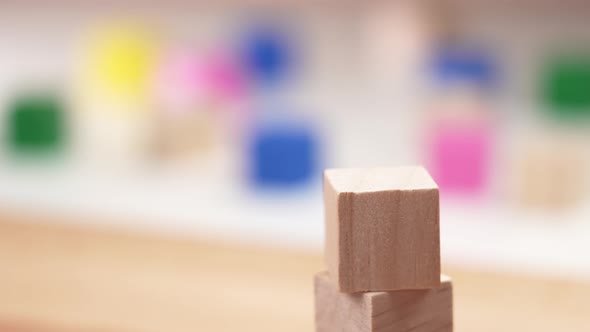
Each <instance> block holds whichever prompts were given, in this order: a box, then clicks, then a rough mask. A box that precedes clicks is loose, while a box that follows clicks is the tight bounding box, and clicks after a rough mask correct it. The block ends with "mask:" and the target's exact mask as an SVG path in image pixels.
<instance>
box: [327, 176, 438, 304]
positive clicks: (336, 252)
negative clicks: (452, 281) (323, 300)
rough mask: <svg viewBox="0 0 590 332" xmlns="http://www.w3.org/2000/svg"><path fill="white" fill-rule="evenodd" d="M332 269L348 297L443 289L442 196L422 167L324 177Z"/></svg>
mask: <svg viewBox="0 0 590 332" xmlns="http://www.w3.org/2000/svg"><path fill="white" fill-rule="evenodd" d="M324 199H325V206H326V207H325V208H326V242H325V244H326V247H325V251H326V253H325V256H326V265H327V267H328V270H329V272H330V277H331V279H332V282H334V283H335V284H336V285H337V287H338V289H339V290H340V291H342V292H347V293H353V292H360V291H391V290H400V289H418V288H434V287H438V286H439V285H440V280H439V279H440V240H439V202H438V200H439V195H438V188H437V187H436V184H435V183H434V181H432V179H431V178H430V176H429V175H428V173H427V172H426V171H425V170H424V169H423V168H421V167H410V168H391V169H363V170H360V169H352V170H348V169H334V170H327V171H326V173H325V174H324Z"/></svg>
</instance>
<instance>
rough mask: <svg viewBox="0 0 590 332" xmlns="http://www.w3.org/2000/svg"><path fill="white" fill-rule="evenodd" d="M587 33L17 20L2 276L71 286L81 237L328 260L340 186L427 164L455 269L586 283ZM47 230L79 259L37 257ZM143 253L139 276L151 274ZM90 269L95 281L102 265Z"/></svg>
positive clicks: (476, 21)
mask: <svg viewBox="0 0 590 332" xmlns="http://www.w3.org/2000/svg"><path fill="white" fill-rule="evenodd" d="M589 18H590V8H588V5H586V4H584V3H583V2H576V1H566V3H565V4H564V3H562V2H559V1H533V0H529V1H519V2H516V3H514V4H504V3H503V2H499V3H498V2H494V1H484V0H481V1H423V2H410V1H394V2H370V3H367V2H357V1H348V2H346V3H334V2H331V1H320V2H318V3H315V2H314V3H312V2H307V1H302V2H293V3H291V2H284V3H282V2H281V3H272V2H263V1H258V2H251V3H250V2H246V1H244V2H242V1H231V2H220V3H213V2H209V1H204V2H203V1H200V2H195V3H191V2H185V1H151V2H140V1H123V3H119V4H115V3H101V2H98V1H86V2H84V3H77V2H70V1H49V2H48V3H45V2H40V1H25V3H22V4H12V3H5V4H2V5H1V7H0V41H1V46H0V49H1V50H2V52H0V147H1V148H0V207H1V208H2V210H3V211H4V212H6V214H4V217H2V219H1V220H2V222H3V223H5V224H6V225H9V226H6V225H5V226H3V227H4V228H5V231H4V232H2V233H3V234H5V235H4V236H3V238H4V240H5V241H4V243H9V244H5V246H6V247H5V248H4V249H5V250H6V251H7V253H5V254H3V255H4V256H2V257H3V261H4V262H5V264H4V265H5V266H11V265H10V264H16V266H19V267H20V268H21V270H19V269H16V270H14V271H21V272H22V273H25V272H26V271H28V272H27V273H31V275H32V276H36V278H37V279H35V278H33V279H30V282H31V283H33V284H36V283H37V282H39V280H44V279H43V278H44V277H43V273H44V272H43V271H48V270H43V269H41V270H34V271H36V272H34V273H33V272H32V271H33V270H29V268H30V267H31V266H37V265H35V264H38V260H39V261H41V260H43V261H44V263H43V264H45V265H43V266H44V268H49V271H53V272H51V273H54V272H55V270H56V269H57V268H55V267H48V266H47V264H50V263H48V262H51V261H52V260H54V259H56V260H58V261H59V259H58V258H56V257H54V256H51V255H52V253H53V254H55V255H58V254H59V255H61V254H64V255H66V256H67V255H72V254H73V253H72V252H75V251H76V250H72V251H70V250H67V249H65V248H64V247H62V246H60V244H59V243H64V242H63V241H65V243H69V242H68V241H74V242H75V243H77V244H76V245H75V246H74V247H73V248H78V249H79V248H85V250H86V251H82V252H86V253H87V252H88V251H92V250H95V251H96V252H97V253H102V252H103V251H102V250H103V249H104V250H106V252H110V253H112V256H113V261H117V259H122V258H120V257H118V258H117V256H118V255H119V253H118V252H117V251H116V250H114V249H112V247H113V246H114V247H116V248H119V247H117V244H113V245H112V246H110V245H109V243H110V244H112V243H111V242H109V241H110V240H108V239H112V237H113V236H114V237H117V236H118V235H114V233H113V234H111V233H108V232H111V231H112V230H116V231H117V232H120V233H121V234H123V233H124V234H142V235H141V236H147V237H149V239H150V240H149V241H148V240H145V239H143V238H142V239H143V240H139V239H136V238H133V240H129V241H130V243H140V242H141V243H142V245H138V246H139V247H142V246H145V248H148V249H147V250H148V251H149V250H151V249H149V248H153V247H156V248H160V247H158V245H154V246H149V245H148V243H152V242H150V241H156V240H153V238H152V237H153V236H156V237H162V238H166V239H167V240H166V241H173V240H172V239H183V241H184V240H186V239H187V238H188V239H199V241H205V243H207V245H204V246H198V247H197V249H198V250H203V252H204V253H202V255H204V256H203V257H209V256H207V254H206V253H208V252H213V253H217V254H211V257H217V256H215V255H220V254H219V250H221V249H219V248H218V247H217V246H218V245H219V246H225V245H228V244H229V245H230V246H237V248H265V249H264V250H265V251H263V252H264V253H262V252H261V253H258V254H257V255H258V256H256V257H259V258H260V257H266V255H267V253H269V252H270V253H272V255H275V256H273V257H276V258H274V259H275V260H274V261H273V262H274V263H277V262H279V261H281V260H282V259H281V258H280V257H282V256H276V255H279V254H277V252H289V253H292V252H297V253H305V255H311V257H319V255H320V253H321V248H322V243H323V231H324V230H323V200H322V188H321V176H322V170H323V169H324V168H327V167H362V166H397V165H414V164H423V165H425V166H426V167H427V169H428V170H429V171H430V173H431V174H432V175H433V177H434V179H435V180H436V182H437V183H438V184H439V186H440V188H441V199H442V204H441V246H442V258H443V262H444V264H448V265H449V266H450V267H451V271H478V273H480V272H481V273H490V274H493V275H496V274H499V275H511V276H519V278H520V276H523V278H529V277H530V278H541V279H543V280H544V279H550V280H564V281H566V282H576V283H577V282H580V283H587V282H589V281H590V254H589V253H590V204H588V203H590V182H589V174H590V160H589V158H590V130H589V129H590V26H589V24H588V22H589V21H588V20H589ZM21 215H26V216H27V218H21V217H20V216H21ZM9 216H10V217H9ZM14 216H19V217H14ZM21 223H24V224H26V226H22V225H21ZM31 224H32V225H33V226H30V225H31ZM48 225H55V227H58V229H60V230H62V233H59V232H58V233H59V234H61V235H55V234H54V231H47V228H46V227H48ZM64 225H68V226H67V227H66V226H64ZM22 227H25V228H22ZM61 227H65V228H61ZM15 229H16V230H15ZM50 229H51V228H50ZM70 229H76V231H75V232H73V231H71V230H70ZM87 229H100V230H101V232H104V230H108V232H107V233H108V234H107V235H105V234H103V233H100V234H102V235H96V236H97V238H95V237H93V236H94V235H89V234H90V233H84V232H86V230H87ZM46 231H47V232H50V233H51V234H53V235H52V236H53V237H51V238H52V239H53V240H54V244H55V246H54V247H52V248H54V249H55V248H61V249H55V250H56V251H55V252H54V251H51V250H49V251H47V248H46V247H43V246H41V247H35V242H36V241H37V240H38V241H41V242H42V243H45V242H43V241H45V240H43V239H47V238H46V237H44V236H43V234H45V233H44V232H46ZM14 232H16V233H14ZM72 232H73V233H72ZM79 232H82V233H83V234H84V235H80V234H79ZM15 234H20V235H18V236H17V235H15ZM27 234H29V235H28V236H31V238H27ZM31 234H33V235H31ZM35 234H36V235H35ZM109 234H110V235H109ZM117 234H119V233H117ZM36 236H38V237H39V238H37V237H36ZM103 236H104V238H103ZM138 236H139V235H138ZM33 239H37V240H36V241H33ZM58 239H59V240H58ZM75 239H78V240H75ZM79 239H87V240H88V239H96V241H94V242H93V241H91V240H88V242H86V241H84V243H86V244H85V245H84V244H82V243H79V242H78V241H81V240H79ZM98 239H105V240H104V241H102V240H98ZM117 239H118V237H117ZM19 241H20V242H19ZM31 241H33V242H32V243H31ZM117 241H119V240H117ZM121 241H123V240H121ZM134 241H136V242H134ZM137 241H139V242H137ZM142 241H143V242H142ZM146 241H147V242H146ZM174 241H175V240H174ZM105 242H106V243H107V244H105ZM52 243H53V242H52ZM88 243H93V244H92V245H91V244H88ZM117 243H118V242H117ZM158 243H159V242H158ZM166 243H167V242H166ZM174 243H176V242H174ZM159 245H161V248H167V247H166V246H164V245H163V244H161V243H160V244H159ZM88 246H90V247H88ZM122 246H125V245H122ZM130 246H131V247H132V248H136V247H135V246H133V245H130ZM174 246H176V247H178V245H177V244H175V245H174ZM26 248H28V249H27V250H29V251H26V250H25V252H36V253H38V254H39V256H31V255H28V256H26V257H25V258H23V257H21V256H19V253H18V252H19V251H20V250H21V249H22V250H24V249H26ZM31 248H37V249H36V250H35V249H31ZM40 248H44V249H40ZM89 248H93V249H89ZM101 248H102V249H101ZM142 248H143V247H142ZM183 248H184V247H183ZM223 248H225V247H223ZM232 248H233V247H232ZM184 249H186V250H192V249H190V248H184ZM193 249H194V248H193ZM197 249H195V250H197ZM11 250H12V251H11ZM60 250H63V252H62V251H60ZM121 250H123V251H125V249H121ZM153 250H156V249H153ZM161 250H164V251H165V252H168V251H166V250H168V249H161ZM223 250H225V249H223ZM240 250H242V249H235V251H236V252H239V251H240ZM252 250H254V249H252ZM256 250H257V249H256ZM8 251H11V252H10V253H8ZM229 251H230V252H233V251H234V250H229ZM47 252H50V253H49V254H47ZM92 252H94V251H92ZM224 252H225V251H224ZM168 253H169V254H170V255H173V254H171V253H170V252H168ZM136 254H137V257H136V258H137V259H136V258H129V257H128V261H126V262H129V264H131V265H133V264H138V263H137V261H141V262H143V260H145V259H146V258H147V257H151V256H149V255H148V254H145V255H142V254H139V253H136ZM11 255H12V256H11ZM43 255H49V256H43ZM290 255H291V254H290ZM123 256H124V255H123ZM181 256H182V255H181ZM35 257H36V258H35ZM68 257H69V256H68ZM92 257H94V256H92ZM109 257H110V256H109ZM133 257H135V256H133ZM158 257H160V256H158ZM223 257H225V256H223ZM248 257H250V256H247V255H246V256H236V261H241V260H246V261H247V260H248V259H249V258H248ZM284 257H285V259H287V258H286V257H291V258H293V257H292V256H284ZM296 257H298V258H293V259H301V257H299V256H296ZM305 257H306V258H305V259H311V260H312V262H313V263H310V264H309V265H306V266H307V267H309V266H313V267H316V265H317V264H316V263H317V262H316V260H315V258H308V256H305ZM160 258H161V257H160ZM217 258H218V257H217ZM217 258H211V260H215V259H217ZM78 259H79V261H76V262H77V263H76V264H78V265H76V266H77V267H78V268H80V271H78V272H79V273H83V274H84V273H90V272H88V271H91V270H92V269H90V268H89V265H85V264H89V263H84V262H88V260H89V259H90V262H93V261H92V258H88V257H87V256H84V255H82V256H80V257H78ZM260 259H262V258H260ZM305 259H302V260H303V261H305ZM187 261H190V259H189V258H187ZM207 261H209V260H207ZM1 262H2V261H0V263H1ZM100 262H102V263H101V264H105V266H110V265H109V264H111V263H109V261H108V260H105V261H100ZM117 262H118V261H117ZM156 262H158V259H156ZM160 263H162V262H160ZM259 263H260V262H259ZM274 263H273V264H274ZM80 264H81V265H80ZM121 264H127V263H121ZM142 264H143V263H142ZM230 264H232V263H230ZM242 264H243V263H242ZM277 264H285V266H288V269H295V267H296V266H298V265H297V264H298V263H293V264H289V262H285V263H277ZM301 264H304V263H301ZM99 265H100V264H99ZM238 265H239V264H238ZM246 265H247V264H246ZM117 266H118V265H117ZM142 266H143V265H142ZM112 267H113V266H111V268H112ZM198 267H199V265H198V264H197V266H196V268H198ZM317 267H318V268H321V265H317ZM201 268H202V269H205V268H212V269H213V268H214V267H210V266H208V265H205V267H203V265H201ZM285 268H286V267H285ZM23 269H24V270H23ZM62 269H63V270H66V271H67V268H63V267H62ZM89 269H90V270H89ZM172 269H173V270H174V268H172ZM6 270H7V271H8V270H12V269H11V268H8V267H6ZM23 271H25V272H23ZM40 271H41V272H40ZM81 271H86V272H81ZM92 271H94V270H92ZM100 271H103V270H100ZM224 271H225V270H224ZM289 271H290V270H289ZM299 271H300V272H299V273H301V271H307V270H306V268H303V269H300V270H299ZM14 273H15V274H14V275H13V277H14V279H10V280H12V281H15V280H19V278H21V276H19V275H18V274H16V272H14ZM100 273H106V272H104V271H103V272H100ZM100 273H99V274H100ZM113 273H114V272H113ZM178 273H180V274H182V272H178ZM194 273H195V274H196V275H198V274H201V273H202V271H201V270H196V271H194ZM203 273H204V272H203ZM220 273H221V274H219V275H220V276H223V278H225V279H223V278H222V279H223V280H225V281H224V282H225V283H231V281H230V280H231V279H227V278H229V277H230V276H229V275H228V274H231V273H237V274H235V278H236V279H241V278H242V276H241V275H240V274H239V273H240V271H239V270H236V271H225V274H224V273H223V272H220ZM294 273H295V272H294ZM91 274H92V275H94V276H95V275H96V271H94V272H92V273H91ZM457 274H459V275H460V276H463V275H465V274H461V272H457ZM483 275H484V277H481V276H479V277H473V276H472V275H471V274H467V275H466V277H464V278H465V279H466V281H465V283H466V284H469V282H470V280H473V279H470V278H472V277H473V278H475V279H476V280H477V278H484V279H483V280H488V279H485V278H487V277H485V276H487V274H483ZM62 276H70V275H69V274H64V275H62ZM84 276H87V275H86V274H84ZM64 278H66V277H64ZM68 278H69V277H68ZM216 278H218V277H216ZM310 278H311V276H310ZM115 279H116V278H115ZM27 280H28V279H27ZM66 280H69V279H67V278H66ZM76 280H78V282H80V280H79V279H76ZM84 280H85V279H84ZM310 280H311V279H310ZM475 283H476V284H477V281H476V282H475ZM485 283H486V282H482V284H485ZM66 284H67V283H66ZM523 284H527V282H521V283H517V285H523ZM5 285H6V286H5V287H6V289H13V284H11V283H10V282H6V280H5ZM20 285H21V286H22V287H24V288H27V287H29V286H30V285H29V284H27V283H26V282H23V283H21V284H20ZM568 285H569V284H568ZM25 286H26V287H25ZM86 286H87V287H91V286H90V284H88V285H86ZM51 287H53V286H51ZM64 287H65V285H64ZM277 287H278V286H277ZM457 287H460V286H457ZM518 287H520V286H518ZM564 287H565V286H564ZM568 287H569V286H568ZM484 288H485V287H484ZM84 289H86V288H84ZM474 289H478V287H475V288H474ZM539 289H546V288H539ZM568 289H569V288H568ZM586 289H587V288H586ZM281 290H284V289H283V288H279V290H277V292H280V291H281ZM70 292H73V291H72V290H70ZM310 292H311V290H310ZM531 292H532V293H535V291H531ZM75 294H78V295H77V296H81V295H79V292H78V293H75ZM310 294H311V293H310ZM537 295H538V294H537ZM559 296H561V295H557V297H559ZM13 297H14V298H15V299H19V298H21V295H19V294H17V293H14V294H13ZM57 297H59V296H57ZM33 298H34V297H31V299H32V300H31V301H29V302H30V303H28V304H27V305H25V304H23V305H21V306H19V305H16V304H15V302H14V301H11V302H10V303H6V304H3V306H2V307H0V309H2V310H0V321H2V317H3V316H7V317H4V318H7V320H8V321H14V320H15V319H16V320H17V321H20V320H24V321H36V318H35V317H37V316H35V315H34V314H33V313H34V312H37V311H35V310H32V309H31V310H30V311H27V310H29V309H27V308H31V307H34V308H37V307H39V308H40V307H44V308H45V307H47V306H49V307H51V306H52V305H54V302H51V301H49V302H47V303H45V304H44V305H41V304H40V302H39V303H38V302H35V301H34V300H33ZM55 298H56V297H55V296H54V297H51V296H48V297H46V299H55ZM205 298H206V300H207V301H209V300H210V299H209V298H208V297H205ZM224 299H225V300H221V299H220V300H219V301H220V303H219V305H220V306H221V307H223V306H224V305H225V304H227V303H226V302H224V301H227V302H233V301H235V300H236V299H237V298H231V297H230V298H229V299H228V298H224ZM201 300H203V298H202V299H201ZM545 300H546V301H548V300H547V299H545ZM72 301H73V300H72ZM17 302H18V301H17ZM58 302H59V301H58ZM549 302H551V301H549ZM68 303H70V304H71V305H73V303H76V302H75V301H73V302H68ZM245 303H247V302H245ZM304 303H306V302H304ZM310 305H311V304H310ZM15 306H16V307H17V308H20V309H18V310H17V309H14V308H15ZM568 306H569V307H568ZM571 306H572V305H571V303H569V304H567V303H566V304H564V306H563V307H562V309H563V310H565V311H568V312H569V309H570V307H571ZM66 307H67V306H66ZM66 307H64V308H66ZM310 308H311V307H310ZM19 310H20V311H19ZM43 310H44V309H43ZM43 310H41V311H43ZM97 310H98V309H97ZM154 310H155V309H154ZM265 310H266V309H265ZM539 310H541V312H542V310H543V309H539ZM64 311H67V310H65V309H64ZM43 312H44V314H46V315H45V316H43V315H41V316H39V317H42V318H39V320H40V321H42V322H43V321H47V320H50V321H51V320H52V319H53V317H56V315H57V314H55V312H53V313H49V312H45V311H43ZM305 312H306V313H308V314H309V317H308V319H310V320H311V319H312V316H313V313H312V311H311V309H309V312H307V311H305ZM28 313H31V314H30V315H29V314H28ZM488 313H489V312H488ZM570 313H571V312H570ZM587 313H588V312H587ZM52 315H53V316H52ZM572 315H573V314H572ZM57 316H59V315H57ZM89 317H93V316H91V315H90V316H89ZM170 317H174V316H173V315H172V316H170ZM470 317H471V316H470ZM572 317H573V316H572ZM576 317H578V318H579V316H576ZM62 318H63V319H62ZM62 318H60V319H55V320H56V321H59V322H62V323H63V322H70V321H74V322H78V320H76V319H73V320H72V319H71V317H69V316H64V317H62ZM471 318H473V317H471ZM513 318H514V317H513ZM570 318H571V317H570ZM458 319H459V318H458ZM463 319H464V320H467V319H465V318H463ZM471 320H473V321H476V319H475V318H473V319H470V320H469V321H471ZM80 321H83V322H85V323H84V324H86V323H88V321H91V322H94V323H96V322H95V321H92V320H91V319H90V320H88V321H84V320H83V319H81V320H80ZM98 321H100V320H97V322H98ZM123 321H125V320H124V319H123ZM569 321H570V322H571V321H575V319H574V318H571V319H570V320H569ZM94 323H93V324H94ZM81 324H82V323H81ZM84 324H82V326H85V327H91V328H98V329H100V328H108V331H111V330H113V331H119V330H121V329H119V327H118V326H116V325H113V326H103V325H100V324H98V323H96V324H94V325H93V324H90V323H88V324H87V325H84ZM486 324H487V323H486ZM572 324H573V323H572ZM582 324H583V323H582ZM58 325H59V324H58ZM65 325H67V326H69V327H70V328H77V327H78V325H76V324H74V323H72V324H70V325H71V326H70V325H68V324H65ZM11 326H12V325H11ZM15 326H16V325H15ZM124 326H126V327H125V329H123V330H125V331H127V330H137V331H141V330H150V329H149V328H147V329H143V328H140V327H138V326H139V325H137V326H136V325H133V324H132V323H129V324H127V325H124ZM178 326H182V325H181V324H180V323H179V325H178ZM295 326H297V325H295ZM303 326H306V325H303ZM464 326H473V325H469V324H468V323H467V324H465V325H464ZM488 326H493V325H488ZM560 326H563V325H560ZM152 327H154V329H153V330H158V329H156V327H158V325H152ZM306 327H307V326H306ZM529 327H530V326H529ZM576 328H580V329H578V330H580V331H587V330H589V329H590V327H589V326H588V325H587V323H586V325H585V326H581V325H579V324H578V325H572V326H570V329H568V330H569V331H574V330H576ZM14 329H16V327H14V326H12V327H10V328H7V330H14ZM160 330H162V329H160ZM164 330H165V329H164ZM174 330H182V329H181V328H180V329H174ZM193 330H194V329H193ZM204 330H211V331H214V330H221V329H215V328H205V329H204ZM227 330H231V329H227ZM252 330H254V329H252ZM279 330H287V328H285V329H279ZM492 330H494V329H492ZM495 330H498V328H495ZM506 330H508V329H506Z"/></svg>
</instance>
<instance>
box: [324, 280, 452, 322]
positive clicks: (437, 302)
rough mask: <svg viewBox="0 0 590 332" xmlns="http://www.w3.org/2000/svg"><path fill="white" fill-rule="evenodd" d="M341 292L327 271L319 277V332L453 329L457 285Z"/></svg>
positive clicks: (449, 282)
mask: <svg viewBox="0 0 590 332" xmlns="http://www.w3.org/2000/svg"><path fill="white" fill-rule="evenodd" d="M440 281H441V287H440V288H435V289H419V290H400V291H394V292H369V293H355V294H347V293H340V292H338V289H337V288H336V286H335V285H334V284H333V283H332V282H331V281H330V279H329V278H328V273H327V272H322V273H319V274H317V275H316V276H315V322H316V332H336V331H338V332H369V331H371V332H374V331H379V332H409V331H411V332H452V331H453V287H452V283H451V279H450V278H449V277H447V276H440Z"/></svg>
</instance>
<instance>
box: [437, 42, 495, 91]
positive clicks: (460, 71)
mask: <svg viewBox="0 0 590 332" xmlns="http://www.w3.org/2000/svg"><path fill="white" fill-rule="evenodd" d="M432 71H433V76H434V79H435V81H437V82H438V83H441V84H443V85H452V84H456V83H471V84H474V85H476V86H477V87H479V88H481V89H484V90H487V89H490V88H493V87H494V86H495V84H496V83H497V79H498V68H497V66H496V63H495V62H494V58H493V56H492V54H490V53H489V52H487V51H486V50H485V49H482V48H478V47H473V46H464V45H460V46H458V45H446V46H444V47H442V48H440V49H439V50H438V52H436V54H435V56H434V59H433V61H432Z"/></svg>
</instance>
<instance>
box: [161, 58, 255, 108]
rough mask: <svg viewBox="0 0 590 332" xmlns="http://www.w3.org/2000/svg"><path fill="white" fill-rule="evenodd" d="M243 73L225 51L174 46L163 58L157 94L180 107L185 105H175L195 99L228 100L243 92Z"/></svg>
mask: <svg viewBox="0 0 590 332" xmlns="http://www.w3.org/2000/svg"><path fill="white" fill-rule="evenodd" d="M243 77H244V76H243V75H242V72H241V70H240V68H239V66H238V65H237V61H235V60H234V59H233V58H232V57H231V56H230V55H229V54H227V53H226V52H222V51H209V52H198V51H195V50H176V51H173V52H170V53H169V54H167V55H166V56H165V57H164V58H163V61H162V63H161V66H160V71H159V75H158V82H157V84H156V89H157V95H158V97H159V99H160V101H161V102H163V103H165V104H167V105H169V106H173V107H172V108H171V109H179V110H182V109H186V108H185V107H177V106H186V105H193V104H196V103H211V102H213V103H231V102H234V101H235V100H237V99H240V98H243V97H244V95H245V93H244V90H245V84H244V82H245V80H244V78H243ZM175 107H176V108H175Z"/></svg>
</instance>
